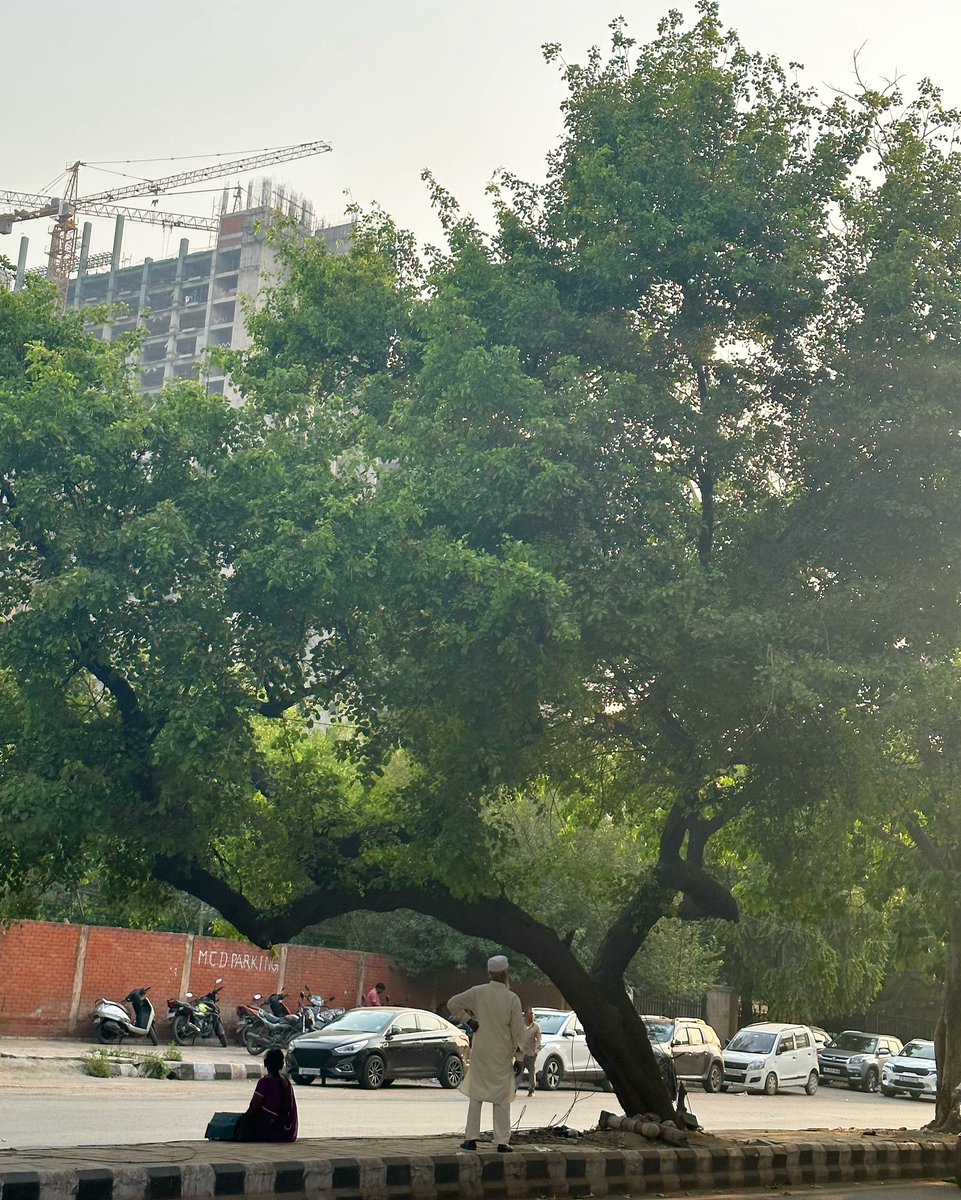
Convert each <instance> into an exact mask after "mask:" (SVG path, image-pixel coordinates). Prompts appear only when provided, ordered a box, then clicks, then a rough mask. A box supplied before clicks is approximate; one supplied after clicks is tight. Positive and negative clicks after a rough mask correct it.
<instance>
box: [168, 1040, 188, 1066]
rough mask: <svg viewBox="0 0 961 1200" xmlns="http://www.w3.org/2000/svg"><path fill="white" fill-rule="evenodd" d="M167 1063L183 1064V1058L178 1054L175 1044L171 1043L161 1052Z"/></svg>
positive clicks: (178, 1048) (178, 1049) (178, 1050)
mask: <svg viewBox="0 0 961 1200" xmlns="http://www.w3.org/2000/svg"><path fill="white" fill-rule="evenodd" d="M163 1056H164V1058H165V1059H166V1060H167V1062H183V1060H184V1056H183V1054H181V1052H180V1047H179V1046H178V1045H177V1043H176V1042H171V1043H170V1045H169V1046H168V1047H167V1049H166V1050H165V1051H164V1052H163Z"/></svg>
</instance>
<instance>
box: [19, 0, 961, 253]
mask: <svg viewBox="0 0 961 1200" xmlns="http://www.w3.org/2000/svg"><path fill="white" fill-rule="evenodd" d="M669 7H676V8H679V9H681V10H682V11H684V12H685V13H688V14H690V13H693V11H694V4H693V3H690V2H688V0H674V3H673V5H671V4H670V3H666V2H665V3H663V4H655V3H653V2H651V0H610V2H608V0H484V2H483V3H468V2H467V0H394V2H393V3H391V2H390V0H353V2H352V3H344V2H341V3H338V4H330V3H325V2H324V0H274V3H272V4H265V3H262V2H259V3H255V2H254V0H154V2H153V3H149V4H148V3H144V2H143V0H72V2H70V3H67V2H66V0H42V2H36V0H35V2H33V3H16V4H15V3H14V2H13V0H0V45H2V46H3V53H2V55H0V111H2V112H3V114H4V117H5V119H4V122H3V128H2V129H0V188H9V189H14V190H22V191H35V192H43V193H45V194H46V193H47V192H48V190H49V189H48V187H47V185H48V184H50V183H51V181H52V180H53V179H54V178H55V177H56V176H57V175H58V174H59V173H60V172H62V170H63V168H64V165H65V163H66V162H67V161H73V160H75V159H78V158H79V159H83V160H84V161H88V160H89V161H91V162H93V161H103V160H116V159H123V160H126V159H143V158H147V157H149V156H173V155H207V154H210V155H213V154H217V153H222V152H228V153H229V152H231V151H241V152H242V151H246V150H250V149H256V148H260V147H265V146H276V145H281V144H286V143H290V142H301V141H308V140H312V139H316V138H323V139H325V140H327V141H329V142H330V143H331V144H332V146H333V153H331V154H325V155H322V156H320V157H317V158H313V159H307V160H304V161H302V162H293V163H288V164H285V165H283V166H280V167H277V168H274V170H273V171H272V172H271V173H272V174H273V175H274V176H275V178H277V179H279V180H284V181H287V182H288V183H289V184H290V185H291V186H292V187H293V188H295V189H296V190H298V191H300V192H302V193H304V194H306V195H307V196H309V197H310V198H311V199H312V200H313V201H314V204H315V206H316V209H317V212H318V213H319V214H320V215H321V216H324V217H326V218H327V219H328V220H329V221H331V222H335V221H337V220H338V219H339V218H341V217H342V214H343V210H344V205H345V204H346V203H347V199H346V197H351V198H353V199H354V200H356V201H358V202H359V203H361V204H368V203H369V202H371V201H375V200H376V201H378V202H379V203H380V204H381V205H382V206H383V207H384V208H386V209H387V210H388V211H390V212H391V213H393V214H394V216H395V217H396V218H397V219H398V220H399V221H400V222H401V223H402V224H404V225H406V226H408V227H410V228H413V229H414V230H415V231H416V232H417V233H418V234H419V235H420V236H421V237H422V238H427V239H430V238H432V237H434V236H436V226H435V225H434V222H433V219H432V216H431V213H430V209H429V205H428V203H427V199H426V194H425V190H424V186H423V184H422V183H421V182H420V172H421V170H422V169H423V168H424V167H429V168H430V169H431V170H432V171H433V172H434V174H435V175H436V176H437V178H438V179H439V180H440V181H441V182H442V183H443V184H444V185H445V186H446V187H447V188H448V189H449V190H451V191H452V192H453V193H454V194H455V195H457V196H458V197H459V198H460V199H461V201H462V203H463V205H464V206H465V207H466V208H469V209H471V210H473V211H475V212H477V213H478V215H480V216H481V217H485V216H486V213H487V208H486V204H485V201H484V187H485V185H486V183H487V182H488V180H489V179H490V177H491V175H492V173H493V172H494V171H495V170H496V169H497V168H499V167H504V168H507V169H509V170H511V171H513V172H515V173H517V174H519V175H521V176H523V177H526V178H538V177H540V175H541V173H542V170H543V159H544V154H545V152H546V151H547V150H549V149H550V148H551V146H552V145H554V143H555V142H556V140H557V137H558V135H559V133H560V130H561V119H560V114H559V111H558V104H559V102H560V100H561V99H562V96H563V88H562V85H561V83H560V80H559V77H558V70H557V68H556V67H549V66H546V65H545V64H544V62H543V58H542V55H541V50H540V47H541V45H542V43H544V42H548V41H550V42H560V43H561V44H562V45H563V48H564V57H565V58H566V59H567V60H568V61H578V60H580V59H582V58H583V56H584V54H585V51H586V49H587V48H588V47H589V46H590V45H592V44H594V43H600V44H602V45H606V44H607V37H608V29H607V26H608V23H609V22H610V20H611V19H612V18H613V17H614V16H616V15H618V14H622V15H623V16H624V17H625V18H626V19H627V21H628V23H629V26H630V30H631V33H632V34H633V35H634V36H635V37H636V38H637V39H638V40H641V41H646V40H648V39H649V38H650V37H652V36H653V34H654V31H655V26H656V23H657V21H658V19H659V18H660V17H661V16H662V15H663V14H664V12H665V11H666V10H667V9H668V8H669ZM721 16H722V19H723V20H724V21H725V23H726V24H728V25H732V26H734V28H736V29H737V30H738V31H739V32H740V34H741V36H742V38H743V40H744V41H745V42H746V44H747V45H748V47H749V48H750V49H752V50H760V51H763V52H765V53H773V54H776V55H778V56H779V57H781V58H782V59H783V60H784V61H789V60H794V61H798V62H801V63H803V64H804V66H805V71H804V73H803V76H802V78H803V79H804V80H805V81H806V82H808V83H810V84H812V85H815V86H819V87H820V86H822V85H823V86H829V85H833V86H839V87H849V86H850V85H851V82H852V59H853V54H854V52H855V51H857V50H858V49H859V47H861V46H862V45H863V47H864V48H863V50H862V51H861V56H860V63H861V70H862V74H865V75H867V76H868V77H869V78H871V79H877V80H880V79H882V78H891V77H892V76H894V75H901V76H903V77H904V81H905V84H906V85H907V84H910V83H912V82H914V81H916V80H917V79H919V78H920V77H922V76H925V75H927V76H930V77H932V78H933V79H934V80H935V81H936V82H938V83H940V84H941V85H942V86H943V88H944V90H945V95H946V97H947V99H948V100H949V101H950V102H951V103H955V104H961V78H959V75H958V46H959V44H961V4H958V2H957V0H911V2H908V3H905V2H904V0H806V2H805V3H795V4H790V5H788V4H778V3H776V2H774V0H727V2H726V3H722V5H721ZM202 161H203V160H202V159H200V160H196V163H195V162H194V161H190V162H184V163H177V162H171V163H159V162H158V163H143V164H140V165H135V164H131V165H129V166H128V165H124V164H123V163H117V164H114V165H113V166H112V167H111V170H116V171H126V172H130V173H134V174H137V175H163V174H168V173H174V172H176V171H180V170H185V169H187V168H189V167H191V166H193V165H197V163H200V162H202ZM113 182H122V181H121V180H120V179H118V177H117V176H115V175H108V174H104V173H103V172H101V171H99V170H94V169H93V168H84V169H83V170H82V172H81V180H80V187H81V192H94V191H101V190H103V189H105V188H107V187H109V186H110V185H111V183H113ZM196 186H200V187H209V188H219V184H217V183H209V184H203V185H196ZM54 191H55V189H54ZM213 198H214V197H213V195H212V193H211V194H202V195H191V196H171V197H170V198H169V199H166V200H164V201H162V202H161V203H162V207H164V208H166V209H168V210H170V211H177V212H199V213H205V214H206V213H209V212H210V211H211V207H210V206H211V203H212V201H213ZM0 207H2V206H0ZM48 225H49V223H48V222H43V221H34V222H31V223H30V224H28V225H21V226H19V227H15V232H14V235H13V236H10V237H0V253H5V254H6V255H7V256H8V257H11V258H15V257H16V253H17V249H18V245H19V234H20V233H22V232H25V233H27V234H28V235H29V237H30V241H31V255H30V259H31V263H36V262H41V261H43V257H44V248H45V246H46V242H47V229H48ZM180 236H182V235H181V233H180V232H178V231H174V232H173V233H170V234H164V233H162V232H161V231H159V230H152V229H149V228H148V227H145V226H131V225H130V224H128V226H127V239H126V243H125V251H126V252H127V253H129V254H131V255H134V256H138V257H141V258H142V257H143V255H144V254H151V255H152V256H154V257H158V256H160V255H162V254H164V253H173V252H175V250H176V245H177V241H178V240H179V238H180ZM188 236H189V237H190V240H191V246H192V248H197V249H199V248H202V247H203V246H204V245H206V244H207V242H206V235H205V234H201V233H191V234H189V235H188ZM110 238H111V226H110V225H109V224H108V223H104V222H97V223H96V225H95V230H94V245H93V247H92V249H93V250H95V251H96V250H109V249H110Z"/></svg>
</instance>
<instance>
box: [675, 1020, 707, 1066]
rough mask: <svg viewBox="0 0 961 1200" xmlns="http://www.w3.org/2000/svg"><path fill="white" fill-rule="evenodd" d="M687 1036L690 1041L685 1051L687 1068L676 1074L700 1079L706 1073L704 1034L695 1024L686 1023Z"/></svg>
mask: <svg viewBox="0 0 961 1200" xmlns="http://www.w3.org/2000/svg"><path fill="white" fill-rule="evenodd" d="M687 1038H688V1042H689V1043H690V1044H689V1046H688V1053H687V1068H686V1070H684V1071H681V1072H678V1074H682V1075H689V1076H691V1077H692V1078H694V1079H701V1078H703V1076H704V1075H705V1074H706V1073H707V1045H706V1044H705V1042H704V1034H703V1033H702V1032H701V1030H700V1029H699V1028H698V1027H697V1025H688V1026H687Z"/></svg>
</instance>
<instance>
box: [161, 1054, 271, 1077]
mask: <svg viewBox="0 0 961 1200" xmlns="http://www.w3.org/2000/svg"><path fill="white" fill-rule="evenodd" d="M263 1073H264V1069H263V1066H262V1065H261V1062H260V1059H259V1058H258V1059H254V1060H253V1061H252V1062H249V1063H186V1062H175V1063H171V1064H170V1070H169V1072H168V1077H169V1078H173V1079H259V1078H260V1077H261V1075H263Z"/></svg>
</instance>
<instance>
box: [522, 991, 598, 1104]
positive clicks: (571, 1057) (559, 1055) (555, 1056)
mask: <svg viewBox="0 0 961 1200" xmlns="http://www.w3.org/2000/svg"><path fill="white" fill-rule="evenodd" d="M534 1019H535V1020H536V1021H537V1023H538V1025H540V1027H541V1049H540V1053H539V1054H538V1056H537V1058H536V1059H535V1061H534V1074H535V1075H536V1076H537V1086H538V1087H541V1088H546V1089H547V1090H548V1091H554V1090H555V1089H556V1088H559V1087H560V1085H561V1083H562V1082H563V1081H564V1080H569V1081H570V1082H571V1083H604V1082H606V1079H605V1076H604V1070H603V1068H602V1067H601V1064H600V1063H599V1062H598V1061H597V1059H596V1058H595V1057H594V1056H593V1055H592V1054H591V1052H590V1050H588V1048H587V1039H586V1038H585V1036H584V1028H583V1026H582V1025H581V1023H580V1021H579V1020H578V1018H577V1013H572V1012H562V1011H561V1010H560V1009H558V1008H535V1009H534Z"/></svg>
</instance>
